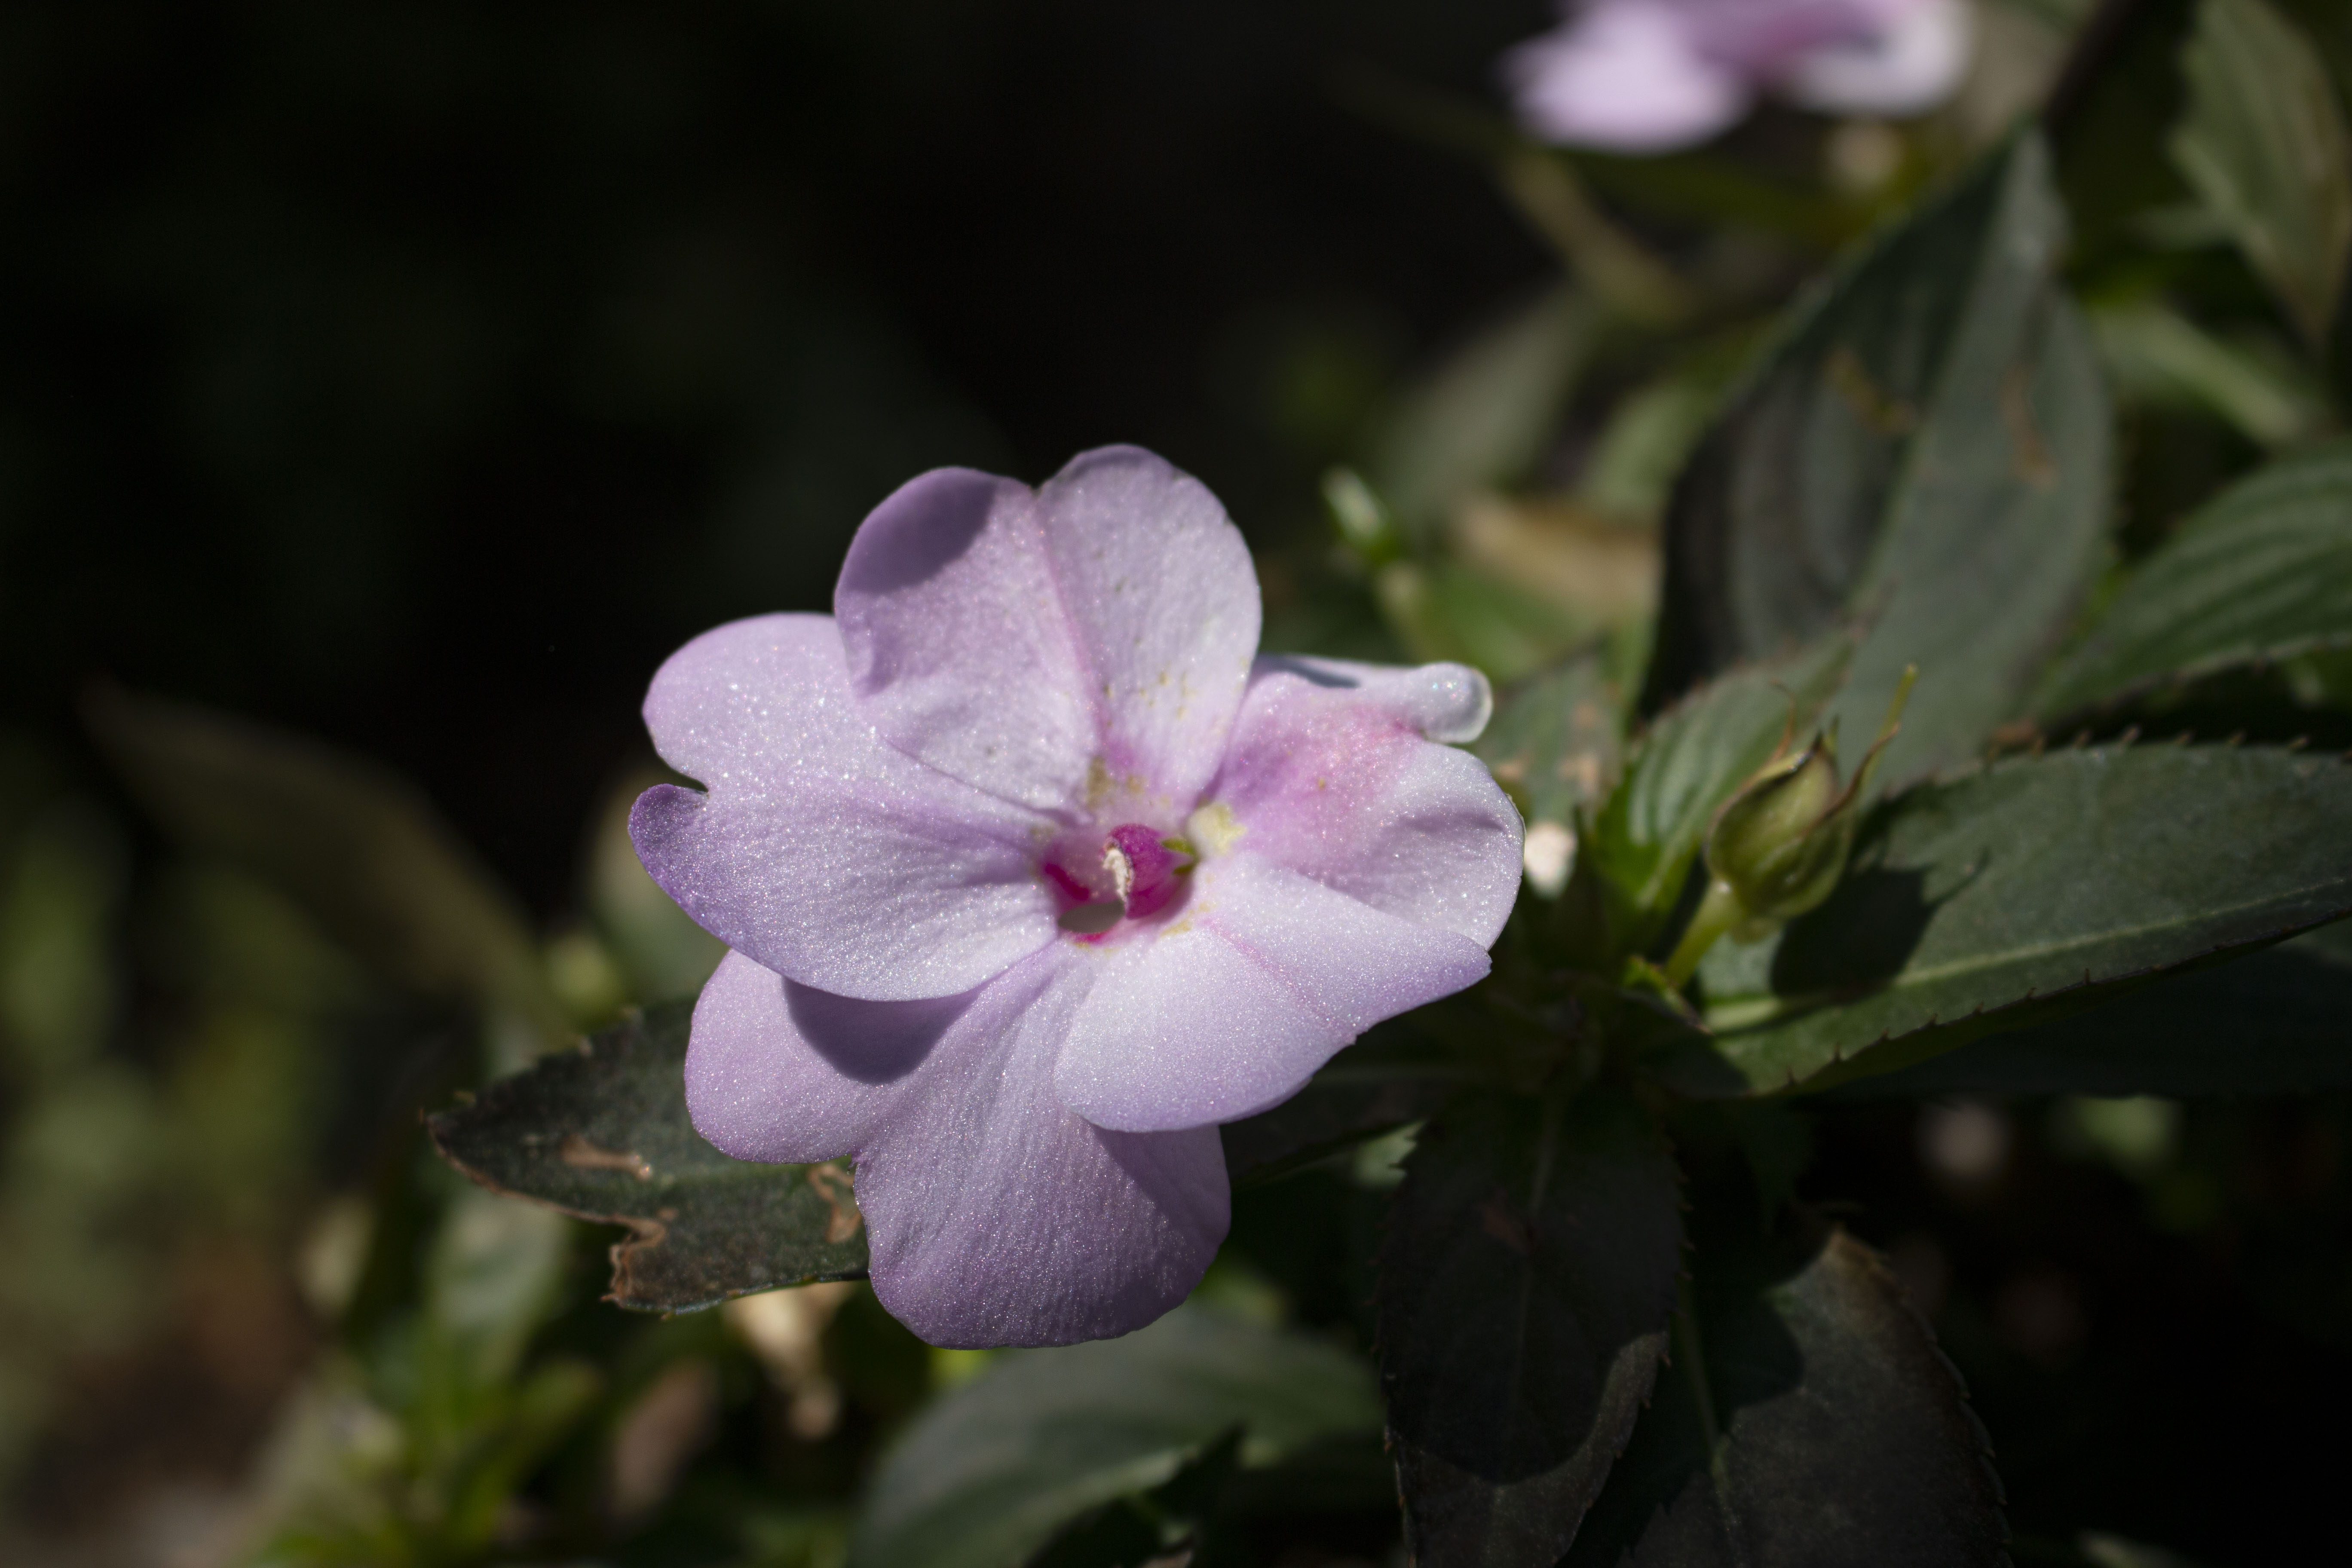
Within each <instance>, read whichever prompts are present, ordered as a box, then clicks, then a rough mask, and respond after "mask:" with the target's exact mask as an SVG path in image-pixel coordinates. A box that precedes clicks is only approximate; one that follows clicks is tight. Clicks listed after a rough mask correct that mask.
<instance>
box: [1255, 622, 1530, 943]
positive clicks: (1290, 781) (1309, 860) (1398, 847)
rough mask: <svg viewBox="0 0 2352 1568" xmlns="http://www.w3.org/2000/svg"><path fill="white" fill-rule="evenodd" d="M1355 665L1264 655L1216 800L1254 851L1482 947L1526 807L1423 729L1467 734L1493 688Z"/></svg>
mask: <svg viewBox="0 0 2352 1568" xmlns="http://www.w3.org/2000/svg"><path fill="white" fill-rule="evenodd" d="M1357 668H1358V669H1366V668H1369V669H1370V674H1362V675H1359V674H1356V673H1354V672H1352V671H1350V670H1349V668H1347V667H1342V666H1338V665H1336V664H1329V663H1325V664H1321V665H1320V666H1319V667H1318V668H1307V667H1305V666H1304V665H1303V663H1302V661H1297V660H1286V659H1261V660H1259V661H1258V667H1257V673H1256V675H1255V678H1254V679H1252V681H1251V683H1250V689H1249V693H1248V695H1247V696H1246V697H1245V698H1244V701H1243V706H1242V712H1241V716H1240V717H1239V718H1238V719H1237V720H1236V721H1235V722H1234V737H1233V741H1232V744H1231V748H1230V751H1229V752H1228V754H1227V757H1226V760H1225V768H1224V771H1223V773H1221V774H1220V775H1219V776H1218V778H1217V781H1216V784H1215V785H1214V786H1213V788H1212V790H1211V791H1210V795H1211V798H1213V799H1214V800H1216V801H1218V802H1220V803H1221V804H1223V805H1226V806H1228V807H1229V808H1230V809H1231V810H1232V812H1233V814H1234V819H1235V820H1236V821H1237V822H1238V823H1239V824H1240V825H1241V826H1242V829H1243V837H1242V838H1241V841H1240V844H1241V847H1242V848H1243V849H1245V850H1247V851H1248V852H1249V853H1251V854H1253V855H1255V856H1257V857H1259V858H1262V859H1265V860H1268V861H1271V862H1273V863H1274V864H1276V865H1281V866H1286V867H1288V868H1291V869H1292V870H1295V871H1298V872H1301V873H1303V874H1305V875H1307V876H1309V877H1312V878H1315V879H1318V880H1319V881H1322V882H1324V883H1326V884H1328V885H1329V886H1330V887H1332V888H1334V889H1338V890H1339V891H1340V892H1343V893H1346V894H1348V895H1349V896H1350V897H1351V898H1355V899H1360V900H1363V901H1364V902H1365V903H1368V904H1370V905H1371V906H1372V907H1373V908H1375V909H1378V910H1384V911H1386V912H1387V913H1389V914H1392V915H1396V916H1399V917H1401V918H1402V919H1405V920H1411V921H1421V922H1423V923H1424V924H1428V925H1433V926H1435V927H1437V928H1439V929H1440V930H1443V931H1452V932H1454V933H1455V934H1456V935H1459V936H1463V937H1466V938H1468V939H1469V940H1470V941H1472V942H1476V943H1477V944H1478V945H1479V946H1481V947H1485V946H1486V945H1487V944H1489V943H1491V942H1493V941H1494V940H1495V938H1496V934H1497V933H1499V932H1500V931H1502V929H1503V922H1504V921H1505V920H1507V919H1508V918H1509V915H1510V912H1511V906H1512V904H1513V902H1514V901H1515V900H1517V898H1518V891H1519V879H1520V861H1519V857H1520V840H1521V835H1522V833H1523V831H1524V829H1523V827H1522V825H1521V823H1520V821H1519V814H1518V811H1517V808H1516V807H1514V806H1513V805H1511V803H1510V798H1509V797H1508V796H1507V795H1505V794H1504V793H1503V791H1502V786H1501V785H1499V784H1496V783H1495V780H1494V777H1493V775H1492V774H1490V773H1488V772H1487V771H1486V766H1485V764H1484V763H1480V762H1479V761H1478V760H1477V759H1476V758H1475V757H1473V756H1471V755H1470V754H1469V753H1467V752H1460V751H1456V750H1454V748H1452V747H1450V746H1440V745H1435V744H1433V743H1431V742H1427V741H1424V740H1423V739H1422V738H1421V731H1420V724H1422V723H1442V722H1446V721H1451V722H1453V723H1454V724H1455V725H1456V726H1457V728H1456V729H1454V731H1448V732H1460V731H1459V728H1458V726H1463V725H1466V724H1467V721H1468V719H1469V717H1471V716H1472V715H1473V714H1474V713H1475V710H1477V709H1479V708H1481V707H1483V706H1484V704H1485V697H1484V682H1483V681H1478V682H1476V683H1475V688H1474V689H1473V692H1472V693H1471V694H1465V693H1464V692H1463V690H1462V686H1461V683H1460V682H1459V681H1458V679H1457V678H1456V677H1455V676H1454V675H1453V674H1451V673H1450V672H1451V671H1454V670H1457V669H1459V668H1460V667H1458V666H1445V665H1437V666H1429V667H1425V668H1423V669H1420V670H1402V669H1383V668H1380V667H1357ZM1350 680H1353V681H1357V682H1360V683H1359V684H1353V685H1350V684H1342V682H1346V681H1350ZM1429 693H1438V694H1441V695H1444V694H1451V695H1450V696H1448V697H1447V698H1446V701H1444V702H1441V701H1439V700H1436V699H1435V698H1431V697H1429V696H1427V694H1429ZM1474 696H1475V700H1474ZM1447 702H1450V703H1451V704H1452V706H1450V707H1449V706H1447Z"/></svg>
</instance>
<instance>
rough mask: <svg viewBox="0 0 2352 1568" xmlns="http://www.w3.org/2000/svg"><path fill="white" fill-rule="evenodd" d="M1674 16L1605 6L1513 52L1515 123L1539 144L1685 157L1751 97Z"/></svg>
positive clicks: (1509, 58) (1633, 1) (1658, 9)
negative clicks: (1682, 151) (1681, 150)
mask: <svg viewBox="0 0 2352 1568" xmlns="http://www.w3.org/2000/svg"><path fill="white" fill-rule="evenodd" d="M1679 11H1680V8H1679V7H1676V6H1673V5H1664V4H1659V3H1656V0H1650V3H1643V0H1614V3H1604V4H1602V5H1596V6H1593V7H1591V8H1590V9H1589V10H1586V11H1583V12H1581V13H1580V14H1579V15H1578V16H1576V17H1575V18H1574V19H1572V20H1570V21H1569V22H1567V23H1566V24H1564V25H1563V26H1560V27H1559V28H1558V29H1557V30H1555V31H1553V32H1550V33H1547V34H1545V35H1543V36H1542V37H1538V38H1531V39H1529V40H1528V42H1526V43H1524V44H1521V45H1520V46H1519V47H1517V48H1515V49H1513V50H1512V51H1511V52H1510V53H1509V54H1507V55H1506V56H1505V57H1504V58H1503V71H1504V75H1505V78H1506V79H1507V81H1508V82H1509V84H1510V87H1511V90H1512V97H1513V99H1514V100H1515V101H1516V103H1517V108H1518V113H1519V120H1520V121H1521V123H1523V124H1525V125H1526V126H1527V128H1528V131H1529V132H1531V133H1532V134H1534V135H1536V136H1538V137H1539V138H1541V139H1542V140H1544V141H1547V142H1561V143H1565V144H1568V145H1571V146H1585V147H1607V148H1612V149H1614V150H1616V151H1619V152H1624V153H1661V152H1666V151H1670V150H1672V149H1674V148H1676V147H1687V146H1691V145H1693V144H1694V143H1696V142H1704V141H1706V139H1707V138H1709V137H1711V136H1713V135H1715V134H1716V133H1717V132H1719V131H1723V130H1725V129H1727V127H1729V126H1730V125H1731V124H1732V123H1733V122H1734V121H1737V120H1738V119H1739V118H1740V116H1742V115H1743V114H1745V113H1747V112H1748V104H1749V103H1750V102H1751V101H1753V98H1754V94H1753V90H1752V89H1751V88H1750V87H1749V85H1748V79H1747V78H1746V76H1745V74H1744V73H1743V72H1741V71H1740V70H1738V69H1737V68H1732V67H1729V66H1727V65H1726V64H1725V63H1723V62H1722V61H1720V60H1718V59H1716V58H1710V56H1709V54H1708V53H1707V52H1706V50H1705V49H1704V48H1703V47H1701V45H1700V42H1699V40H1698V38H1697V37H1695V34H1696V32H1697V29H1696V27H1694V26H1691V25H1689V24H1688V23H1687V22H1686V21H1685V18H1684V17H1683V16H1681V15H1680V14H1679Z"/></svg>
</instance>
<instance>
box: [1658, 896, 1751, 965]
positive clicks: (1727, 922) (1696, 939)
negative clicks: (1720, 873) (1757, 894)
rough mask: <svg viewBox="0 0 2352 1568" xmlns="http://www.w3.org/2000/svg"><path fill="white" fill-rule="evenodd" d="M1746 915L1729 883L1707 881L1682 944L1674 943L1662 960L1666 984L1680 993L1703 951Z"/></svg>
mask: <svg viewBox="0 0 2352 1568" xmlns="http://www.w3.org/2000/svg"><path fill="white" fill-rule="evenodd" d="M1747 915H1748V911H1747V910H1744V909H1742V908H1740V906H1739V895H1738V894H1737V893H1735V892H1733V891H1732V890H1731V884H1730V883H1728V882H1727V881H1725V880H1724V879H1722V878H1720V877H1717V878H1715V879H1712V880H1710V881H1709V882H1708V883H1707V885H1706V897H1705V898H1704V899H1701V900H1699V901H1698V909H1697V910H1696V911H1695V912H1694V913H1693V914H1692V915H1691V921H1690V924H1689V925H1688V926H1686V927H1685V928H1684V930H1683V939H1682V941H1680V942H1676V943H1675V951H1674V955H1673V956H1672V957H1670V958H1668V959H1667V960H1666V984H1669V985H1672V986H1673V987H1674V988H1675V990H1677V991H1679V990H1681V989H1682V988H1683V983H1684V982H1685V981H1686V980H1688V979H1689V978H1690V977H1691V976H1692V975H1693V974H1694V973H1696V972H1697V970H1698V961H1699V960H1700V959H1702V958H1705V957H1706V950H1707V949H1708V948H1710V947H1713V946H1714V945H1715V944H1716V940H1717V938H1719V937H1721V936H1722V935H1723V933H1724V932H1726V931H1729V930H1730V929H1731V928H1732V927H1733V926H1736V925H1738V923H1739V922H1740V921H1742V920H1744V919H1746V918H1747Z"/></svg>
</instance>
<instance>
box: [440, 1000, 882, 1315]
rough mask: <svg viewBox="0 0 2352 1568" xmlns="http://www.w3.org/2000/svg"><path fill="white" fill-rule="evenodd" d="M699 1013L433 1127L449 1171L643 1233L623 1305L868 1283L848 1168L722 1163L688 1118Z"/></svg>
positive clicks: (667, 1308) (632, 1034) (544, 1068)
mask: <svg viewBox="0 0 2352 1568" xmlns="http://www.w3.org/2000/svg"><path fill="white" fill-rule="evenodd" d="M692 1016H693V1007H692V1005H691V1004H688V1003H671V1004H667V1005H663V1006H659V1007H655V1008H651V1009H649V1010H648V1011H647V1012H646V1014H645V1016H643V1017H642V1018H633V1019H631V1020H629V1021H628V1022H626V1023H623V1024H620V1025H617V1026H614V1027H613V1028H610V1029H606V1030H604V1031H603V1032H601V1033H599V1034H597V1035H595V1036H593V1037H591V1038H589V1039H587V1040H584V1041H583V1042H582V1043H581V1045H580V1047H579V1048H578V1049H577V1050H571V1051H562V1052H559V1053H557V1054H555V1055H553V1056H550V1057H545V1058H541V1060H540V1061H539V1062H538V1063H537V1064H536V1065H535V1066H533V1067H531V1068H530V1069H529V1070H527V1071H524V1072H520V1073H518V1074H516V1075H515V1076H514V1077H512V1078H507V1079H499V1081H498V1082H496V1083H494V1084H492V1085H490V1086H489V1087H488V1089H484V1090H483V1091H482V1093H481V1096H480V1098H479V1099H478V1100H474V1101H473V1103H471V1104H469V1105H463V1106H459V1107H458V1108H457V1109H456V1110H444V1111H442V1112H440V1113H439V1114H437V1115H436V1116H433V1117H431V1118H429V1119H428V1121H427V1122H426V1125H427V1126H428V1127H429V1128H430V1130H431V1131H432V1134H433V1142H434V1143H435V1144H436V1146H437V1147H438V1148H439V1149H440V1151H441V1152H442V1154H443V1155H444V1156H446V1158H447V1159H448V1161H449V1162H450V1163H452V1164H454V1165H456V1166H457V1168H458V1169H459V1170H461V1171H463V1172H465V1173H466V1174H467V1175H468V1176H471V1177H472V1178H473V1179H474V1180H475V1181H477V1182H479V1183H481V1184H483V1185H484V1186H486V1187H489V1188H492V1189H493V1190H495V1191H499V1192H506V1193H513V1194H518V1195H520V1196H522V1197H527V1198H532V1199H536V1200H537V1201H538V1202H540V1203H543V1204H546V1205H550V1206H551V1207H553V1208H558V1209H561V1210H562V1211H563V1212H564V1213H565V1214H570V1215H578V1216H580V1217H581V1218H582V1219H593V1220H603V1221H605V1222H607V1223H610V1224H613V1225H625V1226H628V1227H629V1229H630V1230H631V1231H632V1232H633V1233H634V1234H633V1235H632V1236H631V1237H630V1238H629V1239H628V1240H626V1241H624V1242H621V1243H619V1244H617V1245H616V1246H614V1248H613V1295H612V1300H614V1301H617V1302H619V1303H620V1304H621V1305H622V1306H624V1307H635V1308H638V1309H640V1310H646V1311H664V1312H682V1311H687V1310H691V1309H693V1308H696V1307H708V1306H710V1305H713V1304H714V1303H716V1302H719V1301H721V1300H725V1299H726V1298H728V1297H730V1296H742V1295H748V1294H750V1293H751V1292H753V1291H756V1290H772V1289H776V1288H777V1287H778V1286H782V1285H805V1284H807V1283H809V1282H810V1281H812V1280H816V1279H862V1278H864V1276H865V1273H866V1236H865V1231H864V1226H863V1222H862V1221H861V1219H860V1218H859V1215H858V1213H857V1206H856V1201H855V1199H854V1198H853V1197H852V1196H851V1193H850V1179H849V1174H848V1173H847V1172H846V1171H845V1170H843V1169H842V1168H841V1166H840V1165H838V1164H836V1163H832V1162H827V1163H824V1164H821V1165H763V1164H757V1163H752V1162H750V1161H746V1160H733V1159H730V1158H729V1157H728V1156H726V1155H724V1154H722V1153H720V1152H719V1151H718V1150H716V1149H714V1148H712V1147H711V1146H710V1145H709V1143H707V1142H704V1141H703V1140H702V1137H701V1135H700V1134H698V1133H697V1132H696V1131H694V1127H693V1124H692V1123H691V1122H690V1121H688V1118H687V1111H686V1085H685V1078H684V1073H685V1064H686V1041H687V1026H688V1023H689V1021H690V1020H691V1018H692Z"/></svg>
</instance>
